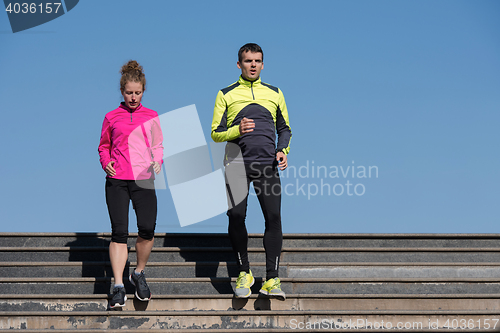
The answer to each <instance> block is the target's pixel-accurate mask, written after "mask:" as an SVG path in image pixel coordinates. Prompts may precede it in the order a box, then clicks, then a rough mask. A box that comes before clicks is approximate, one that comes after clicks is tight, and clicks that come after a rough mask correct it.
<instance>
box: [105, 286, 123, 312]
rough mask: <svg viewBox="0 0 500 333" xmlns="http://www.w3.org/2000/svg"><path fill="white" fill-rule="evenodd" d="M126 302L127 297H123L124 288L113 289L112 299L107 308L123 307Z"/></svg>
mask: <svg viewBox="0 0 500 333" xmlns="http://www.w3.org/2000/svg"><path fill="white" fill-rule="evenodd" d="M126 300H127V295H125V288H124V287H114V288H113V297H111V300H110V301H109V307H110V308H111V309H114V308H118V307H119V308H121V307H124V306H125V301H126Z"/></svg>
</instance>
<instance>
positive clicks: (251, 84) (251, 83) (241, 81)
mask: <svg viewBox="0 0 500 333" xmlns="http://www.w3.org/2000/svg"><path fill="white" fill-rule="evenodd" d="M238 83H239V84H241V85H244V86H246V87H255V85H258V84H260V83H261V81H260V76H259V78H258V79H257V80H255V81H248V80H245V79H244V78H243V76H241V75H240V79H239V80H238Z"/></svg>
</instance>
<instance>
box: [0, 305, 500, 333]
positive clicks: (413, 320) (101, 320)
mask: <svg viewBox="0 0 500 333" xmlns="http://www.w3.org/2000/svg"><path fill="white" fill-rule="evenodd" d="M499 316H500V311H498V310H493V311H484V310H483V311H429V310H424V311H394V310H390V311H380V310H377V311H346V310H344V311H331V310H320V311H315V310H310V311H275V310H272V311H265V310H264V311H263V310H255V311H234V310H229V311H204V312H203V313H198V312H197V311H140V312H139V311H88V312H85V311H82V312H71V313H69V312H60V311H59V312H58V311H55V312H52V311H50V312H47V311H41V312H37V311H30V312H14V311H12V312H1V313H0V329H3V330H6V329H23V330H40V331H41V330H44V329H52V330H69V329H73V330H75V329H78V330H81V329H94V330H96V329H100V330H103V329H106V330H107V329H112V330H113V329H115V330H116V329H128V330H130V329H134V330H144V329H150V330H160V329H162V330H163V329H198V330H199V329H212V330H219V331H233V332H234V331H246V329H261V330H265V331H270V329H276V328H281V329H289V330H290V331H293V330H296V329H299V330H302V329H307V328H313V329H317V330H318V331H320V330H322V329H332V330H335V329H336V330H337V331H338V330H339V329H348V328H349V329H356V330H357V331H358V329H371V330H373V329H377V330H380V329H381V328H383V329H386V330H389V331H394V330H395V329H396V330H397V329H398V328H399V331H407V330H413V331H425V330H427V331H430V330H432V328H433V327H436V328H440V329H448V330H449V329H453V328H454V327H457V328H458V327H460V326H461V325H463V326H462V327H463V329H467V330H473V329H475V330H476V331H478V330H483V331H484V329H485V325H486V324H488V325H489V327H490V328H492V331H494V330H498V326H499V325H498V321H499V319H498V318H499ZM493 327H494V328H493Z"/></svg>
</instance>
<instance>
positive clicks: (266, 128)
mask: <svg viewBox="0 0 500 333" xmlns="http://www.w3.org/2000/svg"><path fill="white" fill-rule="evenodd" d="M244 117H246V118H248V119H253V121H254V123H255V128H254V130H253V131H252V132H250V133H246V134H243V135H240V130H239V124H240V122H241V120H242V119H243V118H244ZM276 133H278V143H277V145H276ZM291 138H292V130H291V128H290V124H289V119H288V111H287V108H286V104H285V97H284V96H283V93H282V92H281V90H280V89H279V88H277V87H273V86H271V85H269V84H267V83H263V82H261V80H260V78H259V79H257V80H255V81H253V82H252V81H247V80H245V79H243V78H242V77H241V76H240V78H239V80H238V81H237V82H235V83H233V84H232V85H230V86H229V87H227V88H224V89H221V90H220V91H219V93H218V94H217V98H216V99H215V107H214V116H213V120H212V139H213V140H214V141H215V142H224V141H227V142H231V143H234V144H236V145H237V146H235V145H229V144H228V145H227V146H226V156H225V160H224V164H227V163H228V162H230V161H232V160H237V157H236V156H237V155H238V153H239V151H237V150H238V149H234V147H236V148H238V147H239V150H241V153H242V157H243V162H244V163H245V164H250V163H252V162H258V163H263V164H264V163H265V164H272V163H273V162H274V160H275V159H276V152H278V151H282V152H283V153H285V154H288V152H289V151H290V140H291Z"/></svg>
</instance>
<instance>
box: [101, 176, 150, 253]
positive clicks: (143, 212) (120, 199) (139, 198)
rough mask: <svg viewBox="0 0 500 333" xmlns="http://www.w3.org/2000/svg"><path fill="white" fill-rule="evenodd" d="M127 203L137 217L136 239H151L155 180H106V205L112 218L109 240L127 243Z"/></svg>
mask: <svg viewBox="0 0 500 333" xmlns="http://www.w3.org/2000/svg"><path fill="white" fill-rule="evenodd" d="M130 200H132V205H133V207H134V209H135V214H136V216H137V228H138V230H139V237H141V238H143V239H147V240H149V239H153V237H154V232H155V226H156V213H157V203H156V192H155V190H154V180H152V179H146V180H137V181H136V180H121V179H113V178H106V204H107V205H108V212H109V217H110V219H111V241H112V242H115V243H125V244H126V243H127V238H128V211H129V205H130Z"/></svg>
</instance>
